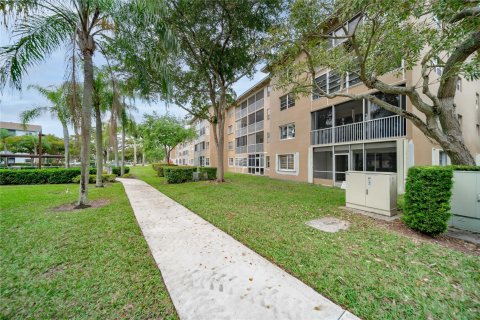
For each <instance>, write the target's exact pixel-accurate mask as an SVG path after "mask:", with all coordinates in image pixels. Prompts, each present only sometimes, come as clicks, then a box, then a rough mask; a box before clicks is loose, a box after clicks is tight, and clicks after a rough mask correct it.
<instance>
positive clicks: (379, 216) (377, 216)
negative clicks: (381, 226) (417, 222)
mask: <svg viewBox="0 0 480 320" xmlns="http://www.w3.org/2000/svg"><path fill="white" fill-rule="evenodd" d="M340 209H343V210H346V211H350V212H353V213H359V214H363V215H364V216H367V217H370V218H374V219H378V220H383V221H394V220H397V219H400V217H401V214H400V212H399V211H395V214H394V215H393V216H386V215H383V214H378V213H373V212H368V211H363V210H359V209H354V208H348V207H340Z"/></svg>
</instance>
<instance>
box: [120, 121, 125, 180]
mask: <svg viewBox="0 0 480 320" xmlns="http://www.w3.org/2000/svg"><path fill="white" fill-rule="evenodd" d="M124 174H125V126H124V125H122V166H121V168H120V175H121V176H123V175H124Z"/></svg>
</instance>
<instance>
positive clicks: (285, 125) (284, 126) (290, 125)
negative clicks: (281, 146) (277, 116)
mask: <svg viewBox="0 0 480 320" xmlns="http://www.w3.org/2000/svg"><path fill="white" fill-rule="evenodd" d="M291 127H293V130H289V128H291ZM279 128H280V140H291V139H295V122H291V123H287V124H284V125H281V126H280V127H279ZM284 128H285V130H287V135H286V138H282V130H283V129H284ZM289 133H293V134H292V135H289Z"/></svg>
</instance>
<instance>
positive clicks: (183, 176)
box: [163, 166, 197, 183]
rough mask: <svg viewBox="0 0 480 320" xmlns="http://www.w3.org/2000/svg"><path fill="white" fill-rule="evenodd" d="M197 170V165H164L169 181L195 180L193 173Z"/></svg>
mask: <svg viewBox="0 0 480 320" xmlns="http://www.w3.org/2000/svg"><path fill="white" fill-rule="evenodd" d="M196 171H197V168H196V167H183V166H182V167H179V166H164V167H163V172H164V174H165V178H166V179H167V183H183V182H187V181H192V180H193V173H194V172H196Z"/></svg>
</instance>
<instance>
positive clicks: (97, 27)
mask: <svg viewBox="0 0 480 320" xmlns="http://www.w3.org/2000/svg"><path fill="white" fill-rule="evenodd" d="M15 6H18V8H17V9H19V12H21V15H22V18H21V19H16V20H14V21H13V32H12V34H13V35H14V37H15V43H14V44H12V45H9V46H6V47H2V48H0V63H1V65H0V88H2V89H3V87H4V86H5V84H6V83H10V84H11V85H12V86H13V87H15V88H17V89H21V86H22V77H23V75H24V74H25V73H26V72H27V70H28V69H29V68H30V67H31V66H32V65H35V64H38V63H40V62H43V61H44V60H45V59H46V58H47V57H48V56H50V54H51V53H52V52H54V51H55V50H56V49H58V48H60V47H62V46H64V45H65V43H67V42H73V44H74V45H75V49H74V50H76V51H77V52H78V54H80V56H81V58H82V61H83V101H82V112H81V122H80V127H81V149H80V150H81V151H80V159H81V179H80V193H79V201H78V206H77V207H78V208H83V207H86V206H88V189H87V187H88V178H89V162H90V150H89V142H90V131H91V117H92V103H93V96H92V95H93V82H94V78H93V61H92V58H93V55H94V53H95V52H96V51H97V48H99V49H100V51H106V50H105V48H107V47H109V45H112V44H113V46H114V47H115V49H116V50H121V49H122V48H123V49H125V50H128V49H131V48H132V47H134V45H133V46H132V43H134V42H135V41H134V40H135V39H138V38H139V37H140V36H139V34H140V33H139V32H136V31H135V26H138V25H141V26H142V27H143V26H145V24H146V23H148V24H150V25H151V26H154V27H155V29H157V28H156V27H157V26H163V15H164V13H165V7H164V5H163V4H162V3H159V2H156V1H149V0H70V1H62V0H51V1H12V2H11V3H10V4H9V5H8V6H0V10H1V11H2V12H3V13H4V14H5V13H6V12H10V11H12V8H13V11H15V9H16V8H15ZM136 23H138V24H136ZM158 30H163V31H164V34H165V37H161V38H159V40H158V41H156V44H157V45H161V44H162V43H163V44H164V45H165V49H166V50H168V48H169V47H170V48H173V47H172V41H171V37H169V36H168V35H171V33H169V32H168V29H167V28H160V29H158ZM72 39H73V41H72ZM122 44H123V45H124V46H123V47H122ZM124 57H129V58H130V59H133V58H132V57H134V55H127V54H125V55H124ZM129 58H125V59H126V60H125V61H124V63H127V62H128V60H127V59H129Z"/></svg>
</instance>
